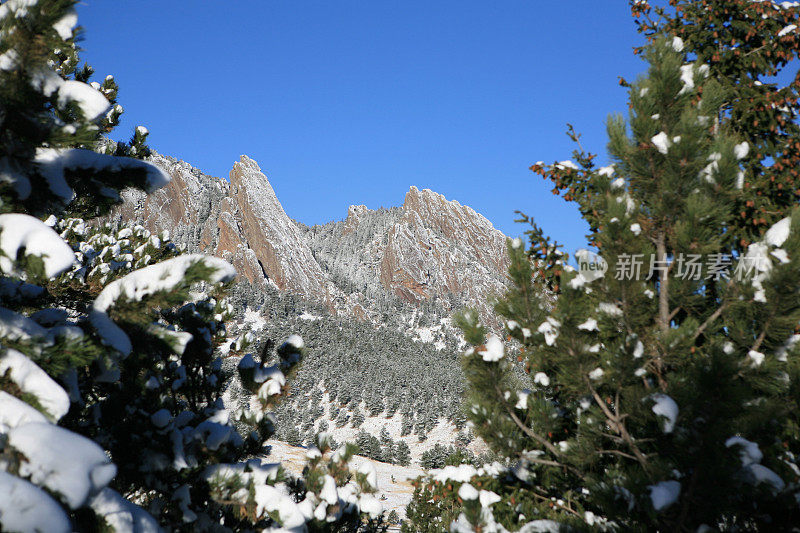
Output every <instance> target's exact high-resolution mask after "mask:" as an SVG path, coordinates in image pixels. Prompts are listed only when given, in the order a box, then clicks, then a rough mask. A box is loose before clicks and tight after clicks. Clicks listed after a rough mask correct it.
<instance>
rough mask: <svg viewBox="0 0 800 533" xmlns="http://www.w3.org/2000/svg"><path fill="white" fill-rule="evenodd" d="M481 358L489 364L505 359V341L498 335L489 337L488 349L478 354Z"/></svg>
mask: <svg viewBox="0 0 800 533" xmlns="http://www.w3.org/2000/svg"><path fill="white" fill-rule="evenodd" d="M478 354H480V356H481V358H482V359H483V360H484V361H486V362H489V363H494V362H496V361H499V360H500V359H502V358H503V341H501V340H500V337H498V336H497V335H489V338H488V339H487V341H486V347H485V349H483V350H480V351H479V352H478Z"/></svg>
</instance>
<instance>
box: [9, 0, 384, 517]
mask: <svg viewBox="0 0 800 533" xmlns="http://www.w3.org/2000/svg"><path fill="white" fill-rule="evenodd" d="M74 3H75V2H74V1H61V0H41V1H39V2H21V1H8V2H3V3H0V37H1V38H0V124H2V128H0V131H2V133H1V134H0V175H2V180H1V181H2V183H0V202H2V205H1V206H0V212H2V213H3V214H2V215H0V232H2V236H3V252H2V255H0V403H2V407H1V408H0V485H2V487H0V489H2V490H0V492H1V493H3V494H13V495H14V496H13V498H12V500H11V504H9V501H8V499H2V498H0V530H7V529H8V530H10V529H11V528H14V529H17V528H20V527H21V528H22V529H24V530H36V531H56V532H59V531H73V530H98V531H111V530H116V529H118V530H127V529H129V528H130V527H132V524H136V527H137V528H138V527H141V528H144V529H147V530H157V529H158V528H159V526H160V527H163V528H164V529H166V530H169V531H239V530H245V531H250V530H254V529H258V530H264V529H273V528H283V527H285V528H287V529H288V528H304V527H308V528H310V529H311V530H312V531H378V530H381V528H383V520H382V517H381V509H380V505H379V503H378V501H377V499H376V498H375V497H374V496H373V495H372V493H373V492H374V491H375V487H374V484H375V476H374V475H373V473H371V472H368V471H367V472H364V471H357V472H356V471H353V470H352V469H351V467H350V466H351V465H350V463H349V461H350V458H351V456H352V454H353V452H354V449H353V448H350V447H346V448H340V449H339V450H337V451H336V452H333V451H332V449H331V448H330V446H329V445H328V444H329V443H327V442H324V441H321V442H319V443H318V448H314V450H315V453H313V452H312V450H309V456H308V459H309V463H308V466H307V468H306V470H305V473H304V477H302V478H300V479H294V478H292V477H291V476H289V475H287V474H286V472H285V471H284V470H283V469H282V467H281V466H280V465H279V464H270V463H267V462H265V461H264V459H265V455H266V452H267V450H265V449H264V447H263V444H264V442H265V441H266V440H267V439H268V438H269V437H271V436H272V435H273V434H274V431H275V426H274V419H275V417H274V414H273V413H272V410H273V409H274V408H275V406H276V405H277V403H278V398H279V397H280V396H282V395H283V394H284V393H285V392H286V390H287V384H286V381H287V379H290V378H291V377H292V376H293V375H294V373H295V372H296V369H297V367H298V364H299V363H300V361H301V359H302V356H303V354H304V352H305V349H304V345H303V341H302V339H301V338H300V337H298V336H296V335H293V336H289V337H288V339H287V342H285V343H283V344H281V345H280V346H278V347H277V348H275V347H274V345H273V344H272V343H267V345H266V347H265V349H264V350H263V351H262V353H261V359H260V360H259V361H256V360H255V358H253V356H252V354H248V355H247V357H246V358H243V360H245V359H246V360H247V361H249V362H250V365H249V366H248V365H247V364H244V365H241V366H242V370H243V372H242V374H243V376H242V377H243V378H245V381H246V382H247V384H248V385H250V386H252V388H253V390H254V392H255V393H256V396H257V401H255V402H253V403H252V404H248V405H245V406H239V408H237V407H236V406H228V405H225V403H224V401H223V392H224V389H225V380H226V378H227V377H228V376H226V375H225V374H224V373H223V368H222V366H223V365H222V359H221V357H220V356H219V355H220V354H221V353H222V352H221V350H219V348H220V347H221V345H222V343H223V342H225V343H228V345H230V339H229V338H228V324H227V322H228V321H229V320H230V319H231V317H232V312H233V306H232V305H231V304H229V303H228V302H227V300H226V299H225V292H226V290H227V289H228V288H229V286H228V282H230V281H231V279H232V278H233V277H234V275H235V272H234V270H233V268H232V267H231V266H230V265H229V264H228V263H226V262H225V261H222V260H221V259H217V258H212V257H208V256H202V255H191V256H186V255H181V254H180V253H179V252H178V250H177V248H176V247H175V246H174V245H173V244H172V243H171V242H170V240H169V236H168V235H167V234H166V232H165V233H164V234H161V235H154V234H152V233H151V232H150V231H148V230H147V229H145V228H144V227H141V226H131V225H118V224H108V223H106V224H104V223H101V222H99V221H98V220H96V219H95V220H84V219H80V218H63V217H62V218H59V216H56V215H62V216H63V215H68V214H74V213H81V214H85V215H87V216H95V215H100V214H104V213H106V212H107V211H108V209H109V208H110V207H111V206H112V205H113V204H115V203H117V202H118V201H119V199H120V198H119V194H118V193H119V191H120V190H121V189H123V188H125V187H129V186H133V187H137V188H140V189H144V190H146V191H150V190H154V189H156V188H158V187H160V186H163V185H164V184H166V183H167V181H168V178H167V176H166V175H165V174H164V172H163V171H162V170H160V169H159V168H157V167H156V166H154V165H152V164H150V163H148V162H145V161H142V160H139V159H136V158H143V157H146V156H147V155H148V154H149V150H148V148H147V146H146V144H145V141H146V137H147V130H146V129H144V128H141V127H139V128H136V130H135V133H134V135H133V137H132V139H131V141H130V143H112V142H109V141H107V140H105V139H104V138H103V135H104V134H105V133H108V132H109V131H110V130H111V129H112V128H113V127H114V126H115V125H116V124H117V123H118V121H119V117H120V114H121V113H122V108H121V106H119V105H118V104H117V103H116V96H117V93H118V87H117V85H116V83H115V82H114V79H113V77H111V76H109V77H106V78H105V80H104V81H103V82H102V83H94V84H92V85H91V86H90V85H88V84H87V83H88V82H89V79H90V77H91V75H92V73H93V71H92V69H91V68H90V67H88V66H86V65H84V66H83V67H81V68H79V67H78V48H77V47H76V46H75V37H76V35H77V33H76V32H77V30H75V29H74V25H75V21H76V16H75V13H74V11H73V10H72V7H73V5H74ZM12 211H16V213H13V214H11V213H10V212H12ZM30 214H33V215H37V216H41V218H45V217H47V220H46V221H45V222H42V221H41V220H39V219H37V218H35V217H33V216H29V215H30ZM48 215H49V216H48ZM7 232H10V235H9V233H7ZM242 340H243V341H246V340H247V339H242ZM246 344H247V342H239V343H237V344H236V349H238V350H245V349H246ZM226 353H230V352H226ZM237 355H240V356H241V355H244V354H243V353H239V354H237ZM270 360H274V361H275V363H274V364H272V365H270V364H268V363H269V361H270ZM112 463H113V464H112ZM145 509H146V510H145ZM362 510H363V512H362ZM307 523H308V524H307ZM20 524H23V525H20ZM306 524H307V525H306Z"/></svg>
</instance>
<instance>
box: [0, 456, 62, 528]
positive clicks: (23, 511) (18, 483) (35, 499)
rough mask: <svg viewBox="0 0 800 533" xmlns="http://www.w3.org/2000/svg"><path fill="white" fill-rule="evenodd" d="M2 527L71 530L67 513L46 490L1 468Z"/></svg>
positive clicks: (0, 512) (0, 509)
mask: <svg viewBox="0 0 800 533" xmlns="http://www.w3.org/2000/svg"><path fill="white" fill-rule="evenodd" d="M0 529H3V530H4V531H41V532H45V531H46V532H47V533H51V532H52V533H69V532H70V531H72V526H71V524H70V522H69V518H67V515H66V513H64V510H63V509H62V508H61V506H60V505H59V504H58V503H56V501H55V500H54V499H53V498H51V497H50V495H49V494H47V493H46V492H45V491H43V490H42V489H40V488H39V487H37V486H36V485H33V484H31V483H28V482H27V481H25V480H23V479H20V478H18V477H16V476H12V475H11V474H8V473H6V472H4V471H2V470H0Z"/></svg>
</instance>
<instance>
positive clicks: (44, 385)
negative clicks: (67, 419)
mask: <svg viewBox="0 0 800 533" xmlns="http://www.w3.org/2000/svg"><path fill="white" fill-rule="evenodd" d="M6 373H8V374H7V375H8V377H9V378H10V379H11V381H13V382H14V383H15V384H16V385H17V387H19V388H20V390H21V391H22V392H24V393H26V394H30V395H32V396H34V397H35V398H36V401H37V402H39V405H40V406H41V407H42V408H43V409H44V410H45V411H46V412H45V413H44V414H45V415H47V416H48V417H49V418H50V419H51V420H53V421H57V420H58V419H60V418H61V417H62V416H64V415H65V414H67V411H69V395H68V394H67V393H66V392H65V391H64V389H62V388H61V387H60V386H59V385H58V383H56V382H55V381H53V379H52V378H51V377H50V376H48V375H47V372H45V371H44V370H42V369H41V368H39V367H38V366H37V365H36V363H34V362H33V361H31V360H30V359H28V358H27V357H26V356H25V355H23V354H22V353H20V352H18V351H16V350H14V349H12V348H8V349H6V351H5V353H3V354H2V355H0V376H2V375H5V374H6Z"/></svg>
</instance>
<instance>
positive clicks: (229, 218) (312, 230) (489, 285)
mask: <svg viewBox="0 0 800 533" xmlns="http://www.w3.org/2000/svg"><path fill="white" fill-rule="evenodd" d="M153 161H154V162H155V163H156V164H157V165H159V166H160V167H161V168H163V169H164V170H165V171H166V172H167V173H168V174H169V175H170V176H171V177H172V180H171V182H170V183H169V185H168V186H166V187H164V188H163V189H160V190H158V191H156V192H155V193H152V194H150V195H146V194H144V193H141V192H136V191H126V192H125V193H124V195H123V197H124V200H125V202H124V203H123V204H122V205H121V206H119V207H118V208H116V209H115V210H114V211H113V213H112V215H110V219H111V221H113V220H115V219H124V220H126V221H133V222H137V223H139V224H142V225H143V226H144V227H145V228H147V229H148V230H150V231H152V232H161V231H163V230H167V231H169V232H170V234H171V237H172V240H173V241H174V242H175V243H176V244H178V245H181V246H185V247H186V248H187V249H188V251H190V252H200V253H207V254H212V255H215V256H218V257H221V258H223V259H226V260H228V261H229V262H231V263H232V264H233V265H234V267H235V268H236V270H237V271H238V272H239V278H238V280H239V283H238V285H237V287H236V288H235V289H234V291H233V293H232V301H233V302H234V305H235V308H236V309H237V310H238V311H239V316H238V317H237V319H236V320H235V321H234V323H233V324H231V327H230V330H229V332H228V334H229V335H230V338H231V340H232V341H235V339H236V338H240V337H242V336H244V335H249V336H250V337H251V338H253V339H254V340H255V343H256V345H255V346H253V347H252V350H253V351H254V352H256V353H259V352H260V350H261V347H262V346H264V343H265V342H266V339H273V340H280V339H283V338H286V336H287V335H289V334H290V333H299V334H301V335H302V337H303V338H304V339H305V341H306V345H307V346H308V348H309V351H310V352H309V353H310V354H311V355H312V356H311V357H309V358H307V359H306V360H305V361H304V363H303V365H301V368H300V370H299V372H298V374H297V375H296V376H295V378H294V380H293V384H292V394H291V397H290V398H288V399H287V400H286V401H284V402H282V403H281V405H280V407H279V409H278V411H277V413H276V415H277V418H278V422H279V423H278V428H279V433H278V435H277V436H278V438H281V439H284V440H286V441H288V442H291V443H294V444H301V443H304V442H309V441H310V440H312V439H313V436H314V434H315V433H317V432H320V431H327V432H329V433H330V434H331V436H332V437H333V438H335V439H336V440H338V441H339V442H342V441H345V440H354V439H356V440H358V439H359V438H360V439H361V440H364V438H365V437H364V435H365V434H369V435H371V436H372V437H378V436H379V435H384V436H385V437H386V438H388V439H389V440H388V441H385V442H384V443H383V444H382V445H381V446H382V447H383V448H386V449H389V448H391V447H392V446H395V445H399V443H400V442H403V443H404V444H406V445H408V449H409V451H410V457H411V460H412V461H413V462H419V461H420V458H421V456H422V454H423V453H424V452H426V451H428V450H431V449H432V448H434V447H435V446H437V445H438V446H445V447H447V446H450V445H459V446H462V447H464V448H466V449H468V450H469V451H471V452H473V453H475V454H480V453H482V452H483V451H485V450H484V449H483V447H482V444H481V442H480V441H479V440H478V439H474V437H473V436H471V434H470V433H469V430H468V428H465V427H464V422H465V420H464V417H463V413H462V412H461V408H460V405H461V394H462V391H463V386H464V378H463V373H462V371H461V367H460V361H459V360H460V352H461V350H460V348H461V347H462V346H461V343H462V342H463V341H462V340H461V337H460V333H459V332H458V330H457V328H455V326H454V325H453V322H452V319H451V315H452V313H453V312H454V311H456V310H458V309H460V308H462V307H465V306H470V307H475V308H477V309H478V310H479V312H480V313H481V315H482V316H483V318H484V320H485V321H486V323H488V324H489V325H495V322H494V318H493V316H492V313H491V303H490V302H491V296H492V295H493V294H496V293H499V292H501V291H502V290H503V285H504V279H505V274H506V269H507V263H508V259H507V255H506V251H505V250H506V249H505V246H506V237H505V236H504V235H503V234H502V233H501V232H500V231H498V230H496V229H495V228H494V227H493V226H492V224H491V223H490V222H489V221H488V220H487V219H486V218H484V217H483V216H481V215H480V214H478V213H476V212H475V211H474V210H473V209H471V208H469V207H467V206H463V205H461V204H459V203H458V202H456V201H448V200H447V199H445V198H444V196H442V195H440V194H437V193H435V192H433V191H430V190H419V189H418V188H417V187H413V186H412V187H410V189H409V191H408V193H406V196H405V200H404V201H403V203H402V205H399V206H396V207H389V208H379V209H375V210H371V209H368V208H367V207H365V206H363V205H354V206H350V207H349V209H348V210H347V215H346V217H345V218H344V219H343V220H340V221H335V222H329V223H327V224H323V225H316V226H311V227H309V226H306V225H304V224H301V223H298V222H296V221H294V220H292V219H291V218H290V217H289V216H288V215H287V213H286V212H285V211H284V209H283V207H282V206H281V204H280V201H279V200H278V198H277V196H276V194H275V191H274V190H273V188H272V186H271V185H270V183H269V181H268V179H267V177H266V176H265V175H264V173H263V172H262V171H261V169H260V168H259V166H258V164H257V163H256V162H255V161H253V160H252V159H250V158H248V157H246V156H242V157H241V159H240V160H239V161H237V162H236V163H235V164H234V165H233V169H232V170H231V172H230V175H229V180H224V179H220V178H215V177H211V176H207V175H205V174H204V173H203V172H201V171H200V170H198V169H196V168H193V167H192V166H191V165H189V164H187V163H185V162H183V161H178V160H175V159H173V158H170V157H165V156H159V155H156V156H154V158H153ZM227 353H228V352H227V351H225V354H227ZM224 361H225V362H224V364H223V368H225V369H227V370H226V371H227V372H229V374H230V376H231V377H230V384H229V386H228V389H227V392H226V404H230V405H231V406H234V405H235V404H236V403H237V402H238V403H241V402H245V403H246V402H247V401H249V400H248V397H247V394H246V392H245V391H243V390H242V389H241V387H240V386H238V385H237V378H236V372H235V367H236V363H237V361H238V360H237V358H236V357H233V354H231V356H230V357H228V356H226V357H225V359H224ZM387 443H388V444H387ZM387 446H388V448H387ZM384 451H385V450H384ZM373 452H374V450H373ZM375 453H377V452H375Z"/></svg>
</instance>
